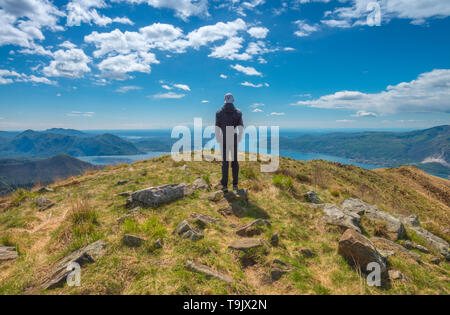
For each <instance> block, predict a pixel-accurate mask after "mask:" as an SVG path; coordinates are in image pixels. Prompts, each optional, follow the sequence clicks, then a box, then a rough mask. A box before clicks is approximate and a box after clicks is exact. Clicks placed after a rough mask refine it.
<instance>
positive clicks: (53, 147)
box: [0, 130, 141, 158]
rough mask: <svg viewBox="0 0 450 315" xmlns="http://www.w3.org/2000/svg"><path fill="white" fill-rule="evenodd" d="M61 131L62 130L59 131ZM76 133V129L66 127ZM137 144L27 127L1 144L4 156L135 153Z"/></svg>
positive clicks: (106, 136) (33, 156)
mask: <svg viewBox="0 0 450 315" xmlns="http://www.w3.org/2000/svg"><path fill="white" fill-rule="evenodd" d="M58 132H61V131H58ZM64 132H65V133H69V134H74V133H75V131H64ZM140 153H141V151H139V150H138V149H137V148H136V146H135V145H134V144H132V143H130V142H128V141H125V140H123V139H121V138H119V137H117V136H114V135H110V134H104V135H98V136H73V135H64V134H60V133H55V132H54V131H52V132H48V131H44V132H36V131H33V130H27V131H25V132H23V133H21V134H19V135H17V136H16V137H14V138H13V139H12V140H11V141H10V142H9V143H7V144H6V145H3V146H2V147H1V148H0V157H3V158H8V157H24V158H46V157H51V156H55V155H58V154H68V155H71V156H75V157H76V156H92V155H95V156H102V155H134V154H140Z"/></svg>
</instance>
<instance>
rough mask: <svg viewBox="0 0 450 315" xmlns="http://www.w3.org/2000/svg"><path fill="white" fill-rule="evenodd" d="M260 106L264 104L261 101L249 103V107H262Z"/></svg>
mask: <svg viewBox="0 0 450 315" xmlns="http://www.w3.org/2000/svg"><path fill="white" fill-rule="evenodd" d="M262 106H264V104H263V103H254V104H253V105H251V106H250V107H251V108H258V107H262Z"/></svg>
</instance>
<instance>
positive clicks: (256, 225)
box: [236, 219, 270, 237]
mask: <svg viewBox="0 0 450 315" xmlns="http://www.w3.org/2000/svg"><path fill="white" fill-rule="evenodd" d="M266 226H270V222H269V221H267V220H263V219H258V220H255V221H253V222H250V223H249V224H246V225H244V226H243V227H241V228H240V229H239V230H237V231H236V234H237V235H239V236H247V237H252V236H255V235H259V234H261V233H262V230H263V228H264V227H266Z"/></svg>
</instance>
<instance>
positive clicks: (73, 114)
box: [66, 111, 95, 118]
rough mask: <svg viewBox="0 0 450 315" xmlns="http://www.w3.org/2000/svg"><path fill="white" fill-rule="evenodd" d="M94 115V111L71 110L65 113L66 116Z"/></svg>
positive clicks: (89, 116)
mask: <svg viewBox="0 0 450 315" xmlns="http://www.w3.org/2000/svg"><path fill="white" fill-rule="evenodd" d="M94 115H95V113H94V112H79V111H71V112H70V113H68V114H66V116H69V117H88V118H91V117H93V116H94Z"/></svg>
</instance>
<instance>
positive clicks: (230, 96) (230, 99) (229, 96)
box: [225, 93, 234, 104]
mask: <svg viewBox="0 0 450 315" xmlns="http://www.w3.org/2000/svg"><path fill="white" fill-rule="evenodd" d="M228 103H230V104H234V97H233V94H231V93H228V94H227V95H225V104H228Z"/></svg>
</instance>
